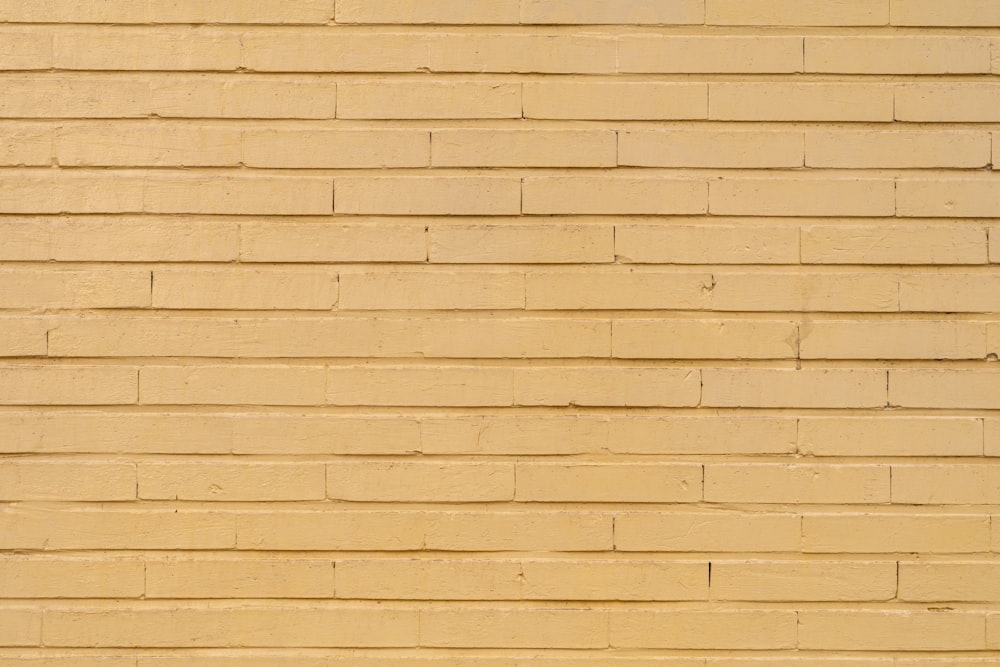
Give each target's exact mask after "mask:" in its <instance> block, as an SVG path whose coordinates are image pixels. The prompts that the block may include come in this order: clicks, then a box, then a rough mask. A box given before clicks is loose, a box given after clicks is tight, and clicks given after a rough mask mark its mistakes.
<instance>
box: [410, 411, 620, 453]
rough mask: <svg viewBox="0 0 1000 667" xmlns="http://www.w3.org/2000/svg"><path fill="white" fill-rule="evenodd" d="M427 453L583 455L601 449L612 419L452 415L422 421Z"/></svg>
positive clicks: (605, 440)
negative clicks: (445, 417)
mask: <svg viewBox="0 0 1000 667" xmlns="http://www.w3.org/2000/svg"><path fill="white" fill-rule="evenodd" d="M420 431H421V450H422V451H423V453H424V454H485V455H493V454H511V455H544V454H582V453H593V452H598V451H601V449H602V448H603V447H605V446H606V445H607V441H608V422H607V420H605V419H594V418H586V417H558V416H544V417H501V416H495V417H466V418H462V417H456V416H453V417H450V418H447V419H435V418H428V419H422V420H421V422H420Z"/></svg>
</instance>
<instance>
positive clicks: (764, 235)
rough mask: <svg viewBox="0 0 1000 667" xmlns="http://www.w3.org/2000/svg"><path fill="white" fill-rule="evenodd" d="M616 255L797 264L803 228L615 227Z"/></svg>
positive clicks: (659, 260) (658, 260)
mask: <svg viewBox="0 0 1000 667" xmlns="http://www.w3.org/2000/svg"><path fill="white" fill-rule="evenodd" d="M691 220H692V221H694V220H695V218H691ZM615 255H616V256H617V258H618V260H619V261H624V262H632V263H639V264H643V263H646V264H745V263H753V264H797V263H798V261H799V230H798V229H796V228H795V227H786V226H781V227H778V226H774V227H768V226H763V225H755V224H752V223H748V224H742V223H741V224H740V225H694V224H674V223H671V224H669V225H632V224H621V225H615Z"/></svg>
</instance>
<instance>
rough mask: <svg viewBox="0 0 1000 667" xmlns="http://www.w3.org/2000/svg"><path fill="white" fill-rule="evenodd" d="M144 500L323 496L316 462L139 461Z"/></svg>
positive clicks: (232, 499) (320, 471)
mask: <svg viewBox="0 0 1000 667" xmlns="http://www.w3.org/2000/svg"><path fill="white" fill-rule="evenodd" d="M138 469H139V472H138V477H139V486H138V495H139V498H140V499H143V500H217V501H250V500H260V501H282V500H323V499H324V498H326V484H325V481H324V475H323V473H324V471H323V466H322V465H321V464H318V463H223V462H220V463H216V462H206V463H201V462H199V463H139V466H138Z"/></svg>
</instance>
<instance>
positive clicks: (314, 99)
mask: <svg viewBox="0 0 1000 667" xmlns="http://www.w3.org/2000/svg"><path fill="white" fill-rule="evenodd" d="M321 81H322V80H320V79H316V78H308V79H305V78H302V77H297V78H295V79H284V78H282V79H277V78H273V77H251V76H248V75H246V74H243V75H240V76H238V77H236V78H228V79H224V78H220V77H218V76H211V75H206V76H198V77H180V76H170V77H167V78H163V79H156V80H153V82H152V83H150V84H149V96H150V98H151V101H150V106H151V107H152V112H153V113H154V114H156V115H158V116H161V117H164V118H309V119H323V118H334V117H335V116H336V111H337V86H336V85H334V84H330V83H327V84H325V85H324V84H323V83H322V82H321Z"/></svg>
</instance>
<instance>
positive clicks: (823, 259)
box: [802, 224, 986, 264]
mask: <svg viewBox="0 0 1000 667" xmlns="http://www.w3.org/2000/svg"><path fill="white" fill-rule="evenodd" d="M985 237H986V229H985V228H984V227H978V226H974V225H954V224H948V225H927V226H921V225H898V226H892V225H816V226H809V227H803V229H802V261H803V262H804V263H806V264H985V263H986V238H985Z"/></svg>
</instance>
